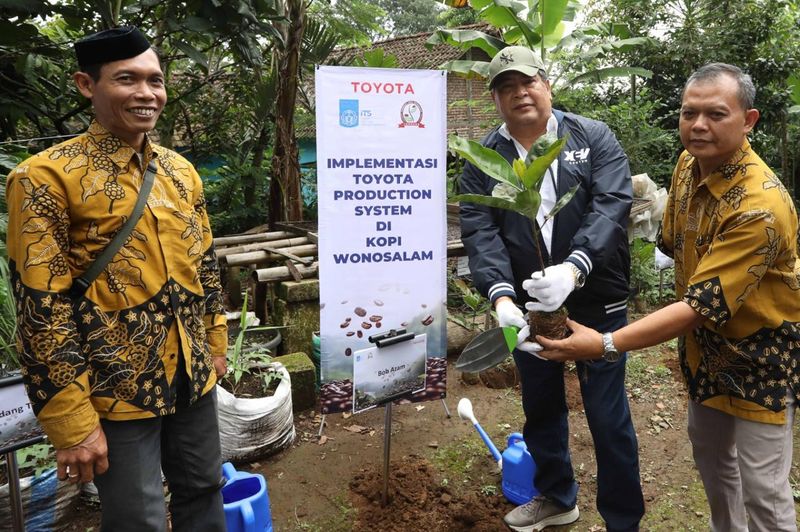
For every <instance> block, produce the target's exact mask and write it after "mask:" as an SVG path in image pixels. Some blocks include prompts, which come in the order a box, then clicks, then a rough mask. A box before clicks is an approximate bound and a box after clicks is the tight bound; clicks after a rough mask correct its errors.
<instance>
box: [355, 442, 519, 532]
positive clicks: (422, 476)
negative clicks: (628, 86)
mask: <svg viewBox="0 0 800 532" xmlns="http://www.w3.org/2000/svg"><path fill="white" fill-rule="evenodd" d="M350 494H351V498H352V502H353V507H354V508H355V510H356V512H357V515H356V521H355V523H354V526H353V530H354V531H356V532H367V531H369V532H374V531H375V530H381V531H385V532H393V531H397V532H401V531H402V532H405V531H407V530H440V531H447V532H455V531H462V530H463V531H467V530H469V531H472V532H494V531H497V530H500V529H502V528H503V524H502V519H503V515H505V513H506V512H509V511H510V510H512V509H513V508H514V506H513V505H511V504H509V503H508V502H506V500H505V499H504V498H503V496H502V494H497V495H477V494H475V493H466V494H457V493H455V492H454V490H452V489H451V488H450V487H449V486H442V483H441V479H440V477H439V473H438V472H437V471H436V468H435V467H434V466H433V465H432V464H431V463H430V462H428V461H427V460H425V459H424V458H421V457H419V456H415V455H411V456H408V457H404V458H403V460H401V461H394V462H392V463H391V464H390V466H389V488H388V502H387V504H386V506H385V507H383V506H381V498H382V494H383V470H382V468H381V469H380V470H378V469H374V468H373V469H362V470H361V471H359V472H358V473H356V475H355V476H354V477H353V479H352V480H351V481H350Z"/></svg>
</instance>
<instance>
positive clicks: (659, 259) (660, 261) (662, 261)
mask: <svg viewBox="0 0 800 532" xmlns="http://www.w3.org/2000/svg"><path fill="white" fill-rule="evenodd" d="M655 262H656V270H658V271H661V270H666V269H667V268H672V267H673V266H675V261H674V260H673V259H672V257H670V256H669V255H665V254H664V253H662V252H661V250H660V249H658V247H656V261H655Z"/></svg>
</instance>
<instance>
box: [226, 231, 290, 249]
mask: <svg viewBox="0 0 800 532" xmlns="http://www.w3.org/2000/svg"><path fill="white" fill-rule="evenodd" d="M293 235H294V233H290V232H289V231H271V232H267V233H255V234H252V235H231V236H220V237H217V238H215V239H214V247H217V248H221V247H225V246H235V245H241V244H252V243H253V242H266V241H268V240H278V239H279V238H289V237H291V236H293Z"/></svg>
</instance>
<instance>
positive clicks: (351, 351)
mask: <svg viewBox="0 0 800 532" xmlns="http://www.w3.org/2000/svg"><path fill="white" fill-rule="evenodd" d="M352 354H353V350H352V349H350V348H349V347H348V348H347V349H345V350H344V356H346V357H349V356H350V355H352Z"/></svg>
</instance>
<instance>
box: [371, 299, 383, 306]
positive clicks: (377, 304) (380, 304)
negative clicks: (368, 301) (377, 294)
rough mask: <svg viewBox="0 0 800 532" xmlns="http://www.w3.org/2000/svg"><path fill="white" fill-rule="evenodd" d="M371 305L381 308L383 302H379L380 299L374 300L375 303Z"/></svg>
mask: <svg viewBox="0 0 800 532" xmlns="http://www.w3.org/2000/svg"><path fill="white" fill-rule="evenodd" d="M373 303H375V305H376V306H378V307H382V306H383V301H381V300H380V299H376V300H375V301H373Z"/></svg>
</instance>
